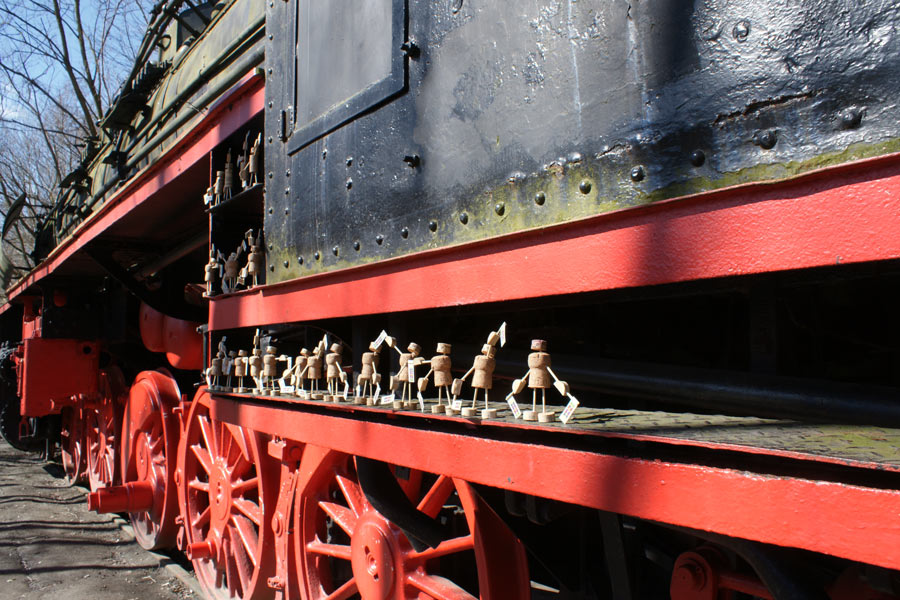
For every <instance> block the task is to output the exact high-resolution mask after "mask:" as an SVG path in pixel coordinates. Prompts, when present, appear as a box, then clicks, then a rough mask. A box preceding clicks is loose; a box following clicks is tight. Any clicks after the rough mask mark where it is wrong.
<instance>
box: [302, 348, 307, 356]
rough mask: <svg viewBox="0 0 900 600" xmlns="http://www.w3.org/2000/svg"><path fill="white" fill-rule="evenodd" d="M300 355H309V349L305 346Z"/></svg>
mask: <svg viewBox="0 0 900 600" xmlns="http://www.w3.org/2000/svg"><path fill="white" fill-rule="evenodd" d="M300 356H309V350H307V349H306V348H303V349H302V350H301V351H300Z"/></svg>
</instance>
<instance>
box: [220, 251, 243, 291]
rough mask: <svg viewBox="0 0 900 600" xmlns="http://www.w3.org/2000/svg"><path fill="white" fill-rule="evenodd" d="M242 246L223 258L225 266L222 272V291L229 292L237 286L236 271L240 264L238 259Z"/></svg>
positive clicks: (238, 269)
mask: <svg viewBox="0 0 900 600" xmlns="http://www.w3.org/2000/svg"><path fill="white" fill-rule="evenodd" d="M241 251H242V248H238V249H237V252H232V253H231V254H230V255H229V256H228V258H227V259H226V260H225V267H224V269H223V272H222V292H223V293H225V294H229V293H231V292H233V291H234V290H235V289H236V288H237V279H238V272H239V271H240V264H239V263H238V260H239V259H240V256H241Z"/></svg>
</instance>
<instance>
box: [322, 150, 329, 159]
mask: <svg viewBox="0 0 900 600" xmlns="http://www.w3.org/2000/svg"><path fill="white" fill-rule="evenodd" d="M326 156H328V148H325V149H324V150H322V160H325V157H326Z"/></svg>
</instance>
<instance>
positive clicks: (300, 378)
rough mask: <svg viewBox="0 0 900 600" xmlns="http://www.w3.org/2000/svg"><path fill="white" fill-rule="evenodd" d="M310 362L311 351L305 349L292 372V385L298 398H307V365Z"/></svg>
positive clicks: (301, 351)
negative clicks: (305, 383)
mask: <svg viewBox="0 0 900 600" xmlns="http://www.w3.org/2000/svg"><path fill="white" fill-rule="evenodd" d="M308 360H309V350H307V349H306V348H303V349H302V350H300V355H299V356H298V357H297V359H296V361H295V362H294V368H293V369H292V371H291V385H292V386H294V394H296V395H297V396H306V386H305V385H304V381H306V378H305V375H306V363H307V361H308Z"/></svg>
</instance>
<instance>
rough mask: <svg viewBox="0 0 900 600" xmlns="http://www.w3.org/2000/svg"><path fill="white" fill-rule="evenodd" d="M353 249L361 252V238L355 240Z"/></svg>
mask: <svg viewBox="0 0 900 600" xmlns="http://www.w3.org/2000/svg"><path fill="white" fill-rule="evenodd" d="M353 249H354V250H356V251H357V252H359V240H357V241H355V242H353Z"/></svg>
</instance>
